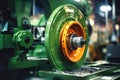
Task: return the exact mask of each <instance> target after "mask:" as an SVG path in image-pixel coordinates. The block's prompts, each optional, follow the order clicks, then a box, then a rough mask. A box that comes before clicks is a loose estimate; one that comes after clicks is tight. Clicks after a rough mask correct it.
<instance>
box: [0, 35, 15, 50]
mask: <svg viewBox="0 0 120 80" xmlns="http://www.w3.org/2000/svg"><path fill="white" fill-rule="evenodd" d="M4 48H13V42H12V35H9V34H4V35H3V34H0V50H2V49H4Z"/></svg>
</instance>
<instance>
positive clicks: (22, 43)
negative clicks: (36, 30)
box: [13, 30, 33, 48]
mask: <svg viewBox="0 0 120 80" xmlns="http://www.w3.org/2000/svg"><path fill="white" fill-rule="evenodd" d="M13 42H14V43H16V45H18V46H19V47H23V48H29V47H31V46H32V44H33V36H32V33H30V32H29V31H27V30H19V31H18V32H16V33H15V34H14V35H13Z"/></svg>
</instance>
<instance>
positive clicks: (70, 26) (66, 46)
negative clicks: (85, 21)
mask: <svg viewBox="0 0 120 80" xmlns="http://www.w3.org/2000/svg"><path fill="white" fill-rule="evenodd" d="M72 34H76V35H77V36H82V37H83V38H84V39H85V40H86V36H85V33H84V29H83V26H82V25H81V24H80V23H79V22H76V21H71V22H68V23H67V24H65V25H64V26H63V28H62V31H61V33H60V42H61V43H60V44H61V47H62V51H63V54H64V56H65V57H66V58H67V59H68V60H69V61H70V62H78V61H79V60H80V59H81V58H82V56H83V53H84V49H85V45H84V46H83V47H82V48H77V49H75V50H73V49H71V48H70V47H71V46H70V35H72Z"/></svg>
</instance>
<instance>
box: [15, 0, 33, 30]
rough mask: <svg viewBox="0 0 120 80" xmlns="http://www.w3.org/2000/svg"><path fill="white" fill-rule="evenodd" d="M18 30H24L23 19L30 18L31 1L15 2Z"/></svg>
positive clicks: (17, 0)
mask: <svg viewBox="0 0 120 80" xmlns="http://www.w3.org/2000/svg"><path fill="white" fill-rule="evenodd" d="M14 3H15V11H16V16H17V23H18V28H19V29H22V19H23V18H24V17H27V18H28V17H30V10H31V5H32V3H31V0H14Z"/></svg>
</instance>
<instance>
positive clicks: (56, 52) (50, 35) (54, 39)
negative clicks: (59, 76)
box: [45, 4, 88, 70]
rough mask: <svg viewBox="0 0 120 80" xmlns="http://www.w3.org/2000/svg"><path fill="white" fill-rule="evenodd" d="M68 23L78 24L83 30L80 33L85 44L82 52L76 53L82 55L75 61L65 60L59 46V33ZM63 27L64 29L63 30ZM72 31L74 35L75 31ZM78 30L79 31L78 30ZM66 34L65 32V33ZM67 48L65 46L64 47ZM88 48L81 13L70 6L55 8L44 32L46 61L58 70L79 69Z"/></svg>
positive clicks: (85, 27)
mask: <svg viewBox="0 0 120 80" xmlns="http://www.w3.org/2000/svg"><path fill="white" fill-rule="evenodd" d="M69 22H76V23H79V24H80V25H81V27H82V29H83V31H82V32H81V33H82V34H83V35H84V38H85V40H86V43H85V45H84V49H82V51H81V50H80V51H78V52H79V53H78V54H82V55H81V57H80V58H79V59H77V60H76V61H71V60H70V59H68V58H66V56H65V55H64V54H65V53H64V51H63V50H62V46H63V45H61V35H60V34H61V32H62V30H63V29H65V25H66V24H68V23H69ZM63 27H64V28H63ZM71 30H73V32H74V33H76V31H77V30H74V28H73V29H71ZM78 30H79V29H78ZM66 33H67V32H66ZM64 46H66V47H67V45H64ZM87 47H88V34H87V26H86V24H85V18H84V16H83V14H82V13H81V11H80V10H79V9H78V8H76V7H75V6H73V5H71V4H67V5H62V6H60V7H58V8H56V9H55V10H54V11H53V13H52V14H51V16H50V18H49V19H48V22H47V26H46V31H45V48H46V52H47V56H48V60H49V61H50V63H51V64H52V66H53V67H54V68H55V69H58V70H71V69H74V68H78V67H80V65H81V64H82V63H83V62H84V60H85V57H86V53H87Z"/></svg>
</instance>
